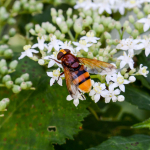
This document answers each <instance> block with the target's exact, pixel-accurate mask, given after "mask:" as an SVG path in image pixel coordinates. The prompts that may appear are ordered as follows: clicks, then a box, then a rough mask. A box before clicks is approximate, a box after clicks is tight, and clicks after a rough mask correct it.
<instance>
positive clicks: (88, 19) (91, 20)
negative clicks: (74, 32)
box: [86, 16, 93, 25]
mask: <svg viewBox="0 0 150 150" xmlns="http://www.w3.org/2000/svg"><path fill="white" fill-rule="evenodd" d="M86 20H87V22H88V24H89V25H90V24H92V22H93V19H92V18H91V17H90V16H87V17H86Z"/></svg>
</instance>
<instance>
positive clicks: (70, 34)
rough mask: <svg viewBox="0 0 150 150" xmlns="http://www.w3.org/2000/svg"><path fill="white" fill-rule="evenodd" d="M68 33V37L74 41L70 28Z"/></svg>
mask: <svg viewBox="0 0 150 150" xmlns="http://www.w3.org/2000/svg"><path fill="white" fill-rule="evenodd" d="M68 35H69V37H70V39H71V40H72V41H74V37H73V35H72V33H71V31H70V30H69V31H68Z"/></svg>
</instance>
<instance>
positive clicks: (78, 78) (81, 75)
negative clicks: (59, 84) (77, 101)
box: [73, 65, 92, 92]
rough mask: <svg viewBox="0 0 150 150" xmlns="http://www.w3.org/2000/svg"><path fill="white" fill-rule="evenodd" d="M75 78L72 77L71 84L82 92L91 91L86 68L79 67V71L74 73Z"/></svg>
mask: <svg viewBox="0 0 150 150" xmlns="http://www.w3.org/2000/svg"><path fill="white" fill-rule="evenodd" d="M74 73H75V76H73V79H74V80H73V83H74V84H75V85H77V86H78V88H79V89H81V90H82V91H83V92H89V91H90V90H91V86H92V84H91V79H90V75H89V73H88V72H87V71H86V68H85V67H84V66H83V65H81V67H80V69H79V70H77V71H75V72H74Z"/></svg>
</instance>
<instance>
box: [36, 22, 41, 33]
mask: <svg viewBox="0 0 150 150" xmlns="http://www.w3.org/2000/svg"><path fill="white" fill-rule="evenodd" d="M40 29H41V27H40V25H39V24H36V25H35V32H37V33H39V31H40Z"/></svg>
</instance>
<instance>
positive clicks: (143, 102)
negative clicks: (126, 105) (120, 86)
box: [124, 85, 150, 110]
mask: <svg viewBox="0 0 150 150" xmlns="http://www.w3.org/2000/svg"><path fill="white" fill-rule="evenodd" d="M124 95H125V100H126V101H128V102H130V103H131V104H134V105H137V106H138V108H140V109H146V110H150V95H149V94H148V93H146V92H145V91H143V90H141V89H139V88H136V87H132V86H129V85H128V86H126V91H125V93H124Z"/></svg>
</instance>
